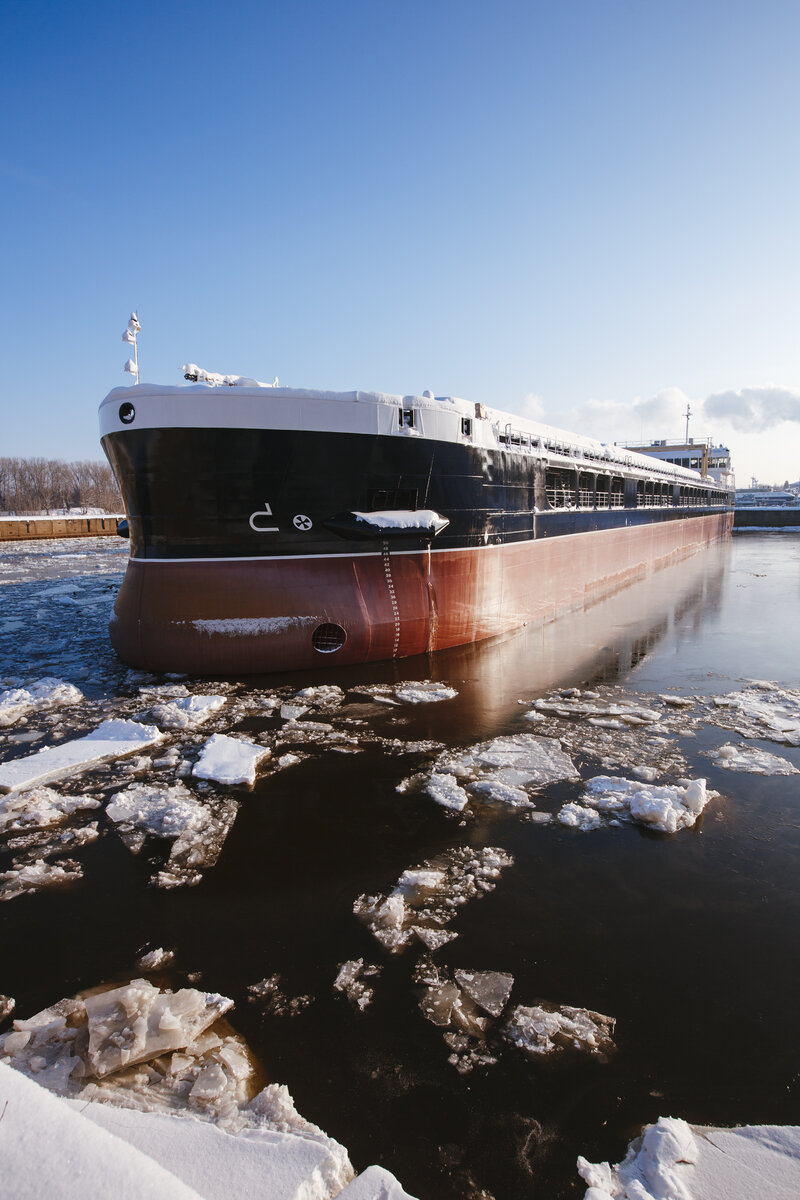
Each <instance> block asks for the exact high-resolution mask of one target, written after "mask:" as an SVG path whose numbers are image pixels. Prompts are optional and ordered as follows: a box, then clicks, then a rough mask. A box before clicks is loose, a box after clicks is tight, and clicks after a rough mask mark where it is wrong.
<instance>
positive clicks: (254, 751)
mask: <svg viewBox="0 0 800 1200" xmlns="http://www.w3.org/2000/svg"><path fill="white" fill-rule="evenodd" d="M270 753H271V751H270V750H269V749H268V747H266V746H256V745H254V744H253V743H252V742H244V741H240V740H239V739H238V738H232V737H228V736H227V735H226V734H224V733H215V734H214V735H213V737H211V738H209V740H208V741H207V742H206V744H205V746H204V747H203V752H202V754H201V756H200V759H199V761H198V762H196V763H195V765H194V768H193V770H192V774H193V775H196V776H197V777H198V778H199V779H213V780H215V781H216V782H217V783H228V784H234V783H249V784H250V785H251V787H252V785H253V784H254V783H255V781H256V768H257V767H258V764H259V763H260V762H261V761H262V760H263V759H265V758H268V757H269V755H270Z"/></svg>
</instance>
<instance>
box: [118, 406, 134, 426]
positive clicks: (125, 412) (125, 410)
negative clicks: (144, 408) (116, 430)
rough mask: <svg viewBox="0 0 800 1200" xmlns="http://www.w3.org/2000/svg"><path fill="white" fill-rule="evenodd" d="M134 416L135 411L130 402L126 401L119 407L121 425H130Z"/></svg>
mask: <svg viewBox="0 0 800 1200" xmlns="http://www.w3.org/2000/svg"><path fill="white" fill-rule="evenodd" d="M135 416H136V409H135V408H134V407H133V405H132V404H131V402H130V400H126V401H125V403H124V404H120V406H119V419H120V421H122V424H123V425H130V423H131V421H132V420H133V418H134V417H135Z"/></svg>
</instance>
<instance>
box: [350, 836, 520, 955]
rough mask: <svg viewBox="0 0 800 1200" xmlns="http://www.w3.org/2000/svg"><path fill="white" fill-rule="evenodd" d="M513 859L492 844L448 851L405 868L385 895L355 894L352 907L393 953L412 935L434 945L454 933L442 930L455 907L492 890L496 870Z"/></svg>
mask: <svg viewBox="0 0 800 1200" xmlns="http://www.w3.org/2000/svg"><path fill="white" fill-rule="evenodd" d="M513 861H514V860H513V859H512V858H511V856H510V855H508V854H506V852H505V851H504V850H500V849H498V848H497V847H495V846H484V847H483V848H482V849H480V850H472V849H470V848H468V847H459V848H456V849H453V850H449V851H447V852H445V853H444V854H440V855H437V857H436V858H433V859H431V860H430V861H428V862H426V863H424V864H423V865H422V866H421V867H415V868H413V869H411V870H409V871H405V872H403V874H402V875H401V876H400V879H399V880H398V882H397V884H396V886H395V888H394V890H393V891H391V892H390V893H389V895H387V896H366V895H365V896H359V897H358V898H357V900H356V901H355V903H354V905H353V912H354V913H355V914H356V916H357V917H359V919H360V920H362V921H363V922H364V924H365V925H366V926H367V927H368V929H369V930H370V932H371V933H372V935H373V937H375V939H376V940H377V941H378V942H380V944H381V945H382V946H383V947H384V949H386V950H388V951H389V953H391V954H395V953H398V952H399V951H401V950H402V949H403V948H404V947H405V946H406V945H408V943H409V942H410V941H412V940H413V939H414V938H418V939H419V940H420V941H422V942H423V943H425V944H426V945H427V946H428V947H429V948H431V949H435V948H436V947H437V945H441V944H444V941H449V940H452V937H453V936H455V935H453V934H452V933H450V932H449V931H447V936H446V937H444V938H443V937H442V936H441V935H442V933H443V932H445V930H444V927H445V926H447V925H448V924H449V923H450V922H451V921H452V920H453V919H454V917H455V915H456V910H457V909H458V908H459V907H460V906H461V905H462V904H466V903H467V901H469V900H472V899H474V898H476V897H480V896H483V895H486V894H488V893H489V892H491V891H493V890H494V888H495V887H496V883H497V880H498V879H499V877H500V873H501V872H502V870H503V869H504V868H505V867H508V866H510V865H511V863H512V862H513ZM437 877H438V879H437Z"/></svg>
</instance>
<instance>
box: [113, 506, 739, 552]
mask: <svg viewBox="0 0 800 1200" xmlns="http://www.w3.org/2000/svg"><path fill="white" fill-rule="evenodd" d="M701 515H702V516H710V517H713V516H717V515H720V516H722V515H723V514H721V513H720V514H716V513H707V514H706V513H703V514H701ZM683 519H684V520H686V521H695V520H697V519H698V518H697V517H684V518H683ZM654 524H662V522H657V521H640V522H637V523H636V524H635V525H611V526H609V528H608V529H585V530H581V531H580V532H579V533H558V534H548V535H547V536H546V537H535V538H534V537H530V538H526V539H525V541H519V542H495V543H494V544H493V545H492V544H487V545H484V546H450V547H449V548H446V547H444V546H443V547H441V549H438V550H437V549H435V548H434V547H433V546H431V547H430V553H431V554H468V553H472V552H474V551H476V550H508V549H509V548H511V547H513V546H536V545H539V544H540V543H541V542H553V541H556V540H557V539H560V538H568V537H570V538H575V537H593V536H594V535H595V534H598V533H618V532H619V530H620V529H649V528H650V527H651V526H652V525H654ZM381 553H382V552H381V551H380V550H356V551H352V552H348V551H346V550H345V551H342V552H341V553H339V552H337V553H335V554H334V553H331V554H253V555H247V556H245V555H241V556H238V557H232V558H136V557H134V556H133V555H131V557H130V560H129V561H130V562H136V563H147V564H148V565H151V564H157V563H169V564H170V565H174V564H175V563H232V562H237V563H239V562H240V563H244V562H299V561H304V562H305V561H307V560H308V559H312V558H334V559H337V558H347V559H350V558H380V557H381ZM391 553H392V554H393V555H398V554H427V553H428V548H427V547H425V548H423V549H419V550H392V552H391Z"/></svg>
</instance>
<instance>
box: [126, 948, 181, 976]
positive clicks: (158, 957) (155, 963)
mask: <svg viewBox="0 0 800 1200" xmlns="http://www.w3.org/2000/svg"><path fill="white" fill-rule="evenodd" d="M174 961H175V951H174V950H165V949H164V948H163V946H158V947H157V948H156V949H155V950H148V952H147V953H146V954H142V955H141V956H140V957H139V958H138V959H137V961H136V965H137V967H138V968H139V970H140V971H158V970H160V969H161V968H162V967H169V966H171V964H172V963H173V962H174Z"/></svg>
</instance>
